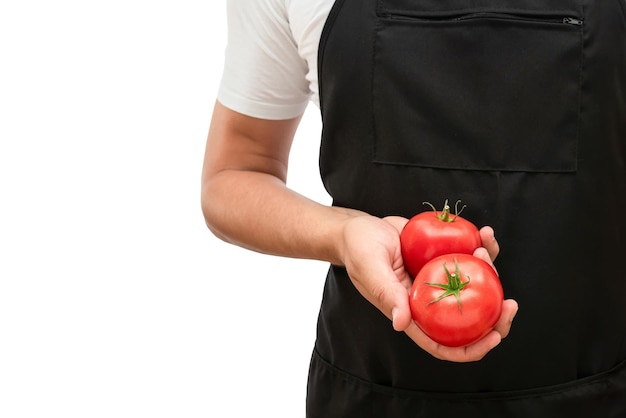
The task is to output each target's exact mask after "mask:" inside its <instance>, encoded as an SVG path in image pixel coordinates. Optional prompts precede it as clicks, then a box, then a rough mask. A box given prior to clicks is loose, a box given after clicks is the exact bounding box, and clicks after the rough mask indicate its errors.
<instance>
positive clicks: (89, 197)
mask: <svg viewBox="0 0 626 418" xmlns="http://www.w3.org/2000/svg"><path fill="white" fill-rule="evenodd" d="M225 13H226V11H225V1H223V0H209V1H207V0H204V1H200V0H195V1H194V0H179V1H176V2H174V1H147V0H112V1H108V2H87V1H69V0H59V1H55V2H53V1H45V2H44V1H28V0H21V1H13V2H8V1H7V2H2V4H1V5H0V417H2V418H18V417H42V418H45V417H64V418H70V417H81V418H86V417H87V418H92V417H116V418H125V417H133V418H136V417H151V418H159V417H177V418H178V417H185V418H192V417H237V418H241V417H251V416H268V417H269V416H271V417H303V416H304V401H305V392H306V376H307V369H308V362H309V358H310V354H311V349H312V346H313V342H314V337H315V323H316V320H317V310H318V307H319V302H320V298H321V291H322V287H323V280H324V275H325V271H326V268H327V266H326V265H325V264H324V263H320V262H313V261H303V260H290V259H283V258H278V257H270V256H264V255H259V254H254V253H251V252H248V251H245V250H242V249H239V248H236V247H233V246H230V245H228V244H225V243H222V242H221V241H218V240H217V239H216V238H214V237H213V236H212V235H211V234H210V233H209V232H208V230H207V229H206V227H205V225H204V221H203V219H202V215H201V211H200V201H199V196H200V188H199V187H200V183H199V181H200V170H201V164H202V157H203V152H204V142H205V138H206V133H207V130H208V126H209V121H210V115H211V109H212V105H213V101H214V99H215V95H216V91H217V87H218V83H219V80H220V76H221V68H222V60H223V51H224V48H225V45H226V27H225V17H226V14H225ZM319 135H320V123H319V116H318V113H317V109H316V108H315V107H314V106H310V107H309V109H308V110H307V114H306V116H305V119H304V121H303V122H302V125H301V128H300V130H299V132H298V135H297V138H296V142H295V145H294V149H293V153H292V162H291V172H290V177H289V185H290V186H291V187H293V188H294V189H296V190H298V191H300V192H301V193H303V194H305V195H307V196H309V197H311V198H313V199H315V200H318V201H322V202H325V203H328V202H329V199H328V196H327V195H326V194H325V192H324V190H323V188H322V186H321V183H320V181H319V178H318V172H317V152H318V150H317V148H318V146H319Z"/></svg>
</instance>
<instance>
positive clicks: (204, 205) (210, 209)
mask: <svg viewBox="0 0 626 418" xmlns="http://www.w3.org/2000/svg"><path fill="white" fill-rule="evenodd" d="M200 204H201V209H202V216H203V218H204V223H205V225H206V227H207V228H208V230H209V232H211V234H213V235H214V236H215V237H217V238H218V239H220V240H222V241H224V242H227V243H232V241H231V239H229V237H228V234H226V233H225V232H224V228H223V225H222V224H223V222H224V219H223V217H222V216H219V213H220V210H219V209H218V207H219V199H218V198H216V197H215V196H213V195H212V194H211V193H209V191H208V190H206V188H203V190H202V194H201V198H200Z"/></svg>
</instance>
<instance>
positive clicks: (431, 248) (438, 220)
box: [400, 200, 481, 277]
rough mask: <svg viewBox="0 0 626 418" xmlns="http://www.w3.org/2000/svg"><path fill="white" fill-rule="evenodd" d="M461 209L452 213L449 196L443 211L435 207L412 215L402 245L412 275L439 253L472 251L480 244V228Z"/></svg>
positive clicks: (467, 252)
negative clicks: (454, 213) (463, 214)
mask: <svg viewBox="0 0 626 418" xmlns="http://www.w3.org/2000/svg"><path fill="white" fill-rule="evenodd" d="M427 204H429V205H430V203H427ZM457 204H458V202H457ZM431 207H432V205H431ZM462 210H463V209H461V211H462ZM459 213H460V212H459V211H456V215H451V214H450V206H448V201H447V200H446V202H445V204H444V208H443V210H442V211H441V212H437V210H436V209H435V208H434V207H433V211H432V212H430V211H428V212H422V213H418V214H417V215H415V216H413V217H412V218H411V219H409V221H408V222H407V224H406V225H405V226H404V228H403V229H402V232H401V233H400V245H401V250H402V258H403V260H404V267H405V269H406V270H407V271H408V272H409V274H410V275H411V277H415V275H417V273H418V271H419V270H420V269H421V268H422V266H423V265H424V264H426V263H427V262H428V261H429V260H432V259H433V258H435V257H437V256H440V255H444V254H451V253H464V254H473V253H474V251H475V250H476V249H477V248H478V247H480V246H481V240H480V233H479V232H478V228H477V227H476V225H474V224H473V223H471V222H470V221H468V220H467V219H465V218H462V217H460V216H459Z"/></svg>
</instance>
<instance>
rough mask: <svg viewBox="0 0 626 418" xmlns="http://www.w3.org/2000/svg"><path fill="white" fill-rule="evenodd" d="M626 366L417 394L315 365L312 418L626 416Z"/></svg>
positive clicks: (310, 397)
mask: <svg viewBox="0 0 626 418" xmlns="http://www.w3.org/2000/svg"><path fill="white" fill-rule="evenodd" d="M625 394H626V362H623V363H621V364H618V365H616V366H615V367H614V368H613V369H611V370H608V371H606V372H603V373H600V374H597V375H594V376H589V377H587V378H584V379H580V380H576V381H572V382H568V383H563V384H559V385H555V386H551V387H542V388H537V389H530V390H519V391H508V392H481V393H474V394H467V393H457V394H453V393H437V392H417V391H410V390H403V389H396V388H392V387H389V386H382V385H378V384H375V383H372V382H367V381H364V380H362V379H360V378H358V377H356V376H353V375H351V374H348V373H346V372H345V371H342V370H339V369H337V368H335V367H334V366H332V365H331V364H329V363H328V362H326V361H325V360H324V359H323V358H322V357H321V356H320V355H319V354H318V353H317V352H316V351H315V352H314V353H313V356H312V359H311V368H310V373H309V382H308V390H307V418H335V417H336V418H352V417H354V418H368V417H371V418H379V417H409V416H415V417H418V416H420V417H421V416H424V417H432V418H435V417H436V418H449V417H455V416H463V417H466V418H500V417H509V418H529V417H532V418H557V417H558V418H561V417H590V418H609V417H616V418H617V417H624V416H626V415H624V414H626V398H625V397H624V396H625Z"/></svg>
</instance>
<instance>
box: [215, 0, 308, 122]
mask: <svg viewBox="0 0 626 418" xmlns="http://www.w3.org/2000/svg"><path fill="white" fill-rule="evenodd" d="M227 17H228V42H227V46H226V52H225V57H224V71H223V74H222V79H221V83H220V87H219V90H218V96H217V99H218V100H219V102H220V103H222V104H223V105H224V106H226V107H228V108H230V109H232V110H235V111H236V112H239V113H243V114H245V115H248V116H252V117H256V118H262V119H275V120H276V119H289V118H293V117H296V116H298V115H300V114H302V113H303V112H304V110H305V108H306V106H307V104H308V103H309V100H310V97H311V92H310V89H309V84H308V82H307V79H306V74H307V71H308V68H307V63H306V61H305V60H304V59H302V57H301V56H300V55H299V54H298V46H297V45H296V42H295V41H294V38H293V35H292V33H291V30H290V26H289V20H288V16H287V11H286V9H285V6H284V1H283V0H228V3H227Z"/></svg>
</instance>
